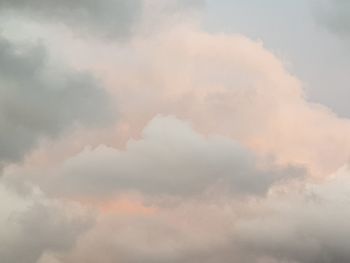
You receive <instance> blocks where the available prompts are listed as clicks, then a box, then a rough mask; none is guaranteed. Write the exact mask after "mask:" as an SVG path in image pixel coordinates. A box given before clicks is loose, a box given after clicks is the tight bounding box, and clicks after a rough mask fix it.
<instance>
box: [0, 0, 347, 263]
mask: <svg viewBox="0 0 350 263" xmlns="http://www.w3.org/2000/svg"><path fill="white" fill-rule="evenodd" d="M27 3H28V4H27ZM29 3H30V4H29ZM202 4H203V2H202V1H179V0H171V1H167V2H166V3H165V1H158V0H145V1H143V2H142V8H141V7H140V2H137V1H128V2H127V1H117V0H115V1H112V0H109V1H107V0H105V1H98V2H93V1H70V2H69V1H46V2H45V3H44V2H43V3H41V2H40V1H35V0H32V1H1V0H0V6H1V7H2V8H3V11H6V12H9V11H11V12H13V13H16V15H20V16H22V15H23V14H26V15H28V14H30V15H33V16H34V15H38V16H39V18H40V21H50V20H51V21H55V22H60V23H64V24H66V25H68V26H69V27H72V28H74V29H79V30H81V29H84V30H89V33H90V30H92V31H94V32H95V33H98V34H102V35H104V36H105V35H106V34H107V35H108V34H111V35H113V36H118V37H122V36H127V35H128V34H130V32H131V31H132V30H133V29H132V28H133V27H134V26H135V20H137V17H140V21H141V22H140V23H141V24H140V25H139V27H138V32H137V33H136V34H135V35H133V38H131V39H130V40H129V41H128V42H123V43H121V42H119V41H114V40H112V41H110V40H109V41H108V43H106V42H105V38H101V39H100V40H97V39H96V38H93V39H92V38H84V39H82V38H80V36H79V35H78V36H77V35H75V34H74V35H73V34H72V35H70V34H71V33H72V32H70V30H68V31H69V32H68V33H67V34H66V35H64V37H61V36H58V37H57V36H56V37H54V38H53V35H54V33H56V31H55V30H57V28H56V27H48V28H50V30H51V29H52V30H53V32H52V33H51V34H49V33H47V28H46V24H45V23H44V25H37V26H38V27H42V28H46V31H45V30H38V32H40V33H42V32H43V35H42V36H41V38H42V39H43V40H44V41H43V42H44V43H49V47H47V48H48V50H49V52H50V54H55V56H56V57H59V58H60V59H61V60H62V61H68V62H69V64H71V65H72V67H73V68H79V69H84V70H88V71H91V72H93V73H94V75H96V76H97V77H98V78H99V79H100V80H102V81H103V85H104V87H105V88H106V89H108V94H106V93H105V92H104V91H103V90H101V89H99V86H98V83H97V82H96V80H94V79H93V78H92V77H91V76H89V75H87V74H85V73H79V72H71V71H69V70H64V69H62V68H61V66H55V65H54V64H53V63H52V62H51V60H50V57H49V56H48V55H47V54H46V53H45V51H44V48H43V47H40V46H39V47H38V46H36V47H28V46H21V45H17V44H16V45H15V44H13V43H12V42H9V41H7V40H5V39H1V40H0V69H1V70H0V127H1V129H0V145H1V149H0V161H1V162H7V161H11V162H14V161H16V160H20V159H21V158H23V156H24V155H26V154H27V155H30V156H29V157H28V156H27V158H26V160H25V162H24V163H17V164H13V163H12V165H7V166H6V167H5V169H4V170H3V171H4V172H3V176H2V177H1V178H0V258H2V261H4V262H5V263H12V262H29V263H83V262H84V263H90V262H91V263H93V262H102V263H114V262H116V261H118V262H121V263H127V262H133V263H137V262H140V263H141V262H142V263H147V262H165V263H179V262H181V263H193V262H203V263H213V262H240V263H245V262H246V263H248V262H249V263H250V262H253V263H281V262H282V263H313V262H320V263H328V262H349V260H350V254H349V253H348V249H347V248H346V240H347V239H348V237H349V236H350V233H349V231H347V230H346V229H347V223H348V221H349V219H350V218H349V217H350V214H349V213H348V212H347V211H349V209H348V208H349V207H348V206H349V205H348V203H349V200H348V195H349V191H350V190H349V179H348V178H349V174H350V172H349V169H348V167H347V166H346V165H345V166H344V167H343V168H342V169H340V170H338V171H337V169H338V168H339V167H340V166H343V165H344V163H347V161H348V157H349V153H350V152H349V146H350V137H349V134H350V122H349V120H347V119H341V118H339V117H337V116H336V115H335V114H334V113H332V112H331V111H330V110H329V109H327V108H326V107H323V106H322V105H318V104H314V103H310V102H308V101H307V100H306V99H305V97H304V94H303V88H302V83H301V82H300V81H299V80H298V79H297V78H296V77H295V76H292V75H291V74H290V73H289V72H288V71H287V70H286V68H285V67H284V65H283V62H282V61H281V60H280V59H279V58H278V57H276V56H275V55H274V54H273V53H271V52H270V51H268V50H266V48H264V46H263V44H262V43H260V42H256V41H252V40H250V39H248V38H246V37H244V36H241V35H227V34H211V33H208V32H204V31H203V30H202V29H200V27H199V26H198V25H199V23H198V20H197V17H195V18H193V17H192V15H193V13H192V10H199V9H198V8H199V6H201V5H202ZM125 8H126V9H125ZM140 8H141V10H142V11H141V12H142V14H141V15H140V13H139V12H140ZM184 9H186V11H185V10H184ZM122 10H124V11H127V12H125V14H123V15H118V12H121V11H122ZM179 10H180V11H179ZM189 10H190V11H189ZM95 11H96V14H95ZM11 12H10V13H11ZM114 12H116V16H114ZM13 13H12V14H13ZM167 14H174V15H173V16H171V17H170V18H169V19H167V18H165V17H166V16H167ZM190 14H191V16H190ZM124 15H125V16H124ZM181 16H183V17H184V18H186V19H182V20H181V21H180V18H181ZM188 16H189V17H188ZM14 17H15V16H14ZM33 19H36V18H34V17H33ZM154 24H155V25H156V26H155V27H153V26H154ZM157 24H159V25H157ZM24 28H25V27H24ZM150 28H151V30H150ZM107 32H108V33H107ZM46 33H47V35H45V34H46ZM34 34H35V33H34ZM19 35H20V34H19ZM50 38H51V39H50ZM46 40H47V41H46ZM108 96H110V97H108ZM109 99H111V100H113V101H118V110H119V113H118V119H119V121H118V123H117V124H116V125H115V126H111V127H109V129H108V131H106V133H108V136H106V137H108V139H106V137H105V135H106V134H103V135H101V134H96V135H94V136H95V138H94V140H93V141H94V142H93V143H92V144H93V145H94V146H86V147H85V149H84V150H77V151H76V152H75V153H74V154H72V152H66V151H65V150H64V149H65V147H64V146H63V147H62V148H60V149H63V150H62V157H61V159H60V160H58V161H56V162H52V163H51V162H48V163H46V164H45V165H43V166H42V165H38V164H37V163H36V162H35V161H33V160H35V157H33V155H32V154H31V153H30V152H31V151H32V150H33V149H35V148H36V147H35V146H36V145H37V144H38V142H39V141H40V140H42V139H43V138H51V139H55V138H57V136H58V135H61V136H60V140H54V142H52V143H51V144H49V145H48V144H45V145H43V146H41V147H43V148H45V149H44V150H43V152H44V153H47V155H48V156H50V154H51V150H52V149H53V148H54V147H56V146H57V145H60V144H61V143H62V144H63V145H67V144H73V143H74V139H72V137H69V136H67V137H66V136H64V135H62V134H65V133H64V131H66V130H67V129H68V127H72V125H75V124H76V123H79V124H83V125H85V127H86V129H87V130H88V129H89V127H90V126H89V125H96V124H97V125H99V124H101V123H105V121H107V122H108V120H109V119H108V116H109V113H110V108H109V104H108V101H109ZM77 133H78V134H76V135H74V136H76V137H74V136H73V137H74V138H80V137H84V134H83V133H80V131H78V132H77ZM99 135H101V136H100V137H99ZM82 141H84V142H86V141H88V139H87V140H82ZM120 142H122V143H120ZM53 144H57V145H54V146H53ZM86 144H87V145H88V144H89V142H86ZM96 144H97V145H100V146H98V147H95V145H96ZM58 148H59V147H58ZM34 155H35V154H34ZM48 158H49V157H48ZM45 160H46V159H45ZM45 160H44V162H45ZM300 167H302V168H300ZM335 171H336V172H335ZM307 176H309V177H307ZM316 176H319V177H318V181H317V182H315V177H316ZM86 210H88V211H90V212H91V213H85V212H86Z"/></svg>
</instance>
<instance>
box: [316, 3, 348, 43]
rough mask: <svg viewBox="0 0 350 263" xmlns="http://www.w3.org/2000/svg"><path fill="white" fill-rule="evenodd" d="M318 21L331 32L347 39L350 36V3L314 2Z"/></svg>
mask: <svg viewBox="0 0 350 263" xmlns="http://www.w3.org/2000/svg"><path fill="white" fill-rule="evenodd" d="M314 9H315V13H316V18H317V20H318V21H319V22H320V23H321V24H322V25H324V26H326V27H327V28H328V29H329V30H330V31H332V32H334V33H336V34H339V35H340V36H344V37H347V36H349V34H350V3H349V1H346V0H323V1H316V2H314Z"/></svg>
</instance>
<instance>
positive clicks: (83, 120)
mask: <svg viewBox="0 0 350 263" xmlns="http://www.w3.org/2000/svg"><path fill="white" fill-rule="evenodd" d="M110 114H111V108H110V106H109V99H108V96H107V94H106V93H105V92H104V91H103V90H102V89H101V88H100V87H99V86H98V83H97V82H96V81H95V80H94V79H93V78H92V77H91V76H90V75H89V74H87V73H80V72H74V71H72V72H69V71H67V70H63V69H61V68H60V67H56V66H53V65H51V64H50V62H49V59H48V56H47V54H46V52H45V49H44V48H43V47H41V46H19V45H14V44H12V43H10V42H9V41H7V40H6V39H4V38H0V145H1V149H0V163H3V162H7V161H17V160H20V159H21V158H22V157H23V155H24V154H26V153H27V152H28V151H29V150H30V149H31V148H32V147H33V146H34V145H35V144H36V143H37V142H38V140H39V139H40V138H43V137H53V136H57V135H59V134H60V133H61V132H62V131H64V130H65V128H67V127H70V126H71V125H73V124H83V125H85V124H86V125H90V124H91V125H100V124H104V123H106V120H107V119H109V118H110V116H111V115H110Z"/></svg>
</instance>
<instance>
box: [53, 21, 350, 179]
mask: <svg viewBox="0 0 350 263" xmlns="http://www.w3.org/2000/svg"><path fill="white" fill-rule="evenodd" d="M67 43H70V45H72V46H73V45H76V46H77V47H78V48H76V49H74V50H69V51H66V50H62V49H60V48H55V49H54V50H55V52H57V53H58V54H62V56H63V57H70V56H71V54H73V53H74V54H79V56H81V57H89V58H90V61H91V63H86V61H83V62H82V63H79V61H75V63H76V66H80V67H83V68H84V67H86V69H89V70H92V71H94V72H96V74H97V75H98V76H100V78H101V79H103V80H104V82H105V84H106V87H108V89H109V90H110V91H111V94H113V95H114V96H115V97H117V98H118V101H119V104H118V105H119V109H120V112H121V115H120V124H121V125H123V127H126V128H125V129H126V130H127V132H128V133H129V135H130V136H137V135H138V134H139V133H140V132H141V131H142V129H143V127H144V126H145V125H146V123H148V122H149V121H150V120H151V119H152V118H153V117H154V116H156V115H157V114H164V115H174V116H177V117H179V118H181V119H185V120H187V121H189V122H191V123H192V124H193V126H194V127H195V129H196V130H197V131H199V132H200V133H202V134H220V135H223V136H227V137H230V138H232V139H233V140H235V141H239V142H240V143H242V144H243V145H245V146H246V147H248V148H251V149H252V150H253V151H255V152H257V153H258V154H261V155H262V156H271V155H272V156H273V157H274V158H276V160H277V162H279V163H281V164H285V165H288V164H294V165H296V166H306V167H307V169H308V170H309V171H310V173H311V174H312V175H313V176H315V177H326V176H328V175H329V174H330V173H332V172H334V171H335V170H336V169H338V168H339V166H341V165H343V164H344V163H345V162H346V161H347V160H348V156H349V151H348V149H349V145H350V139H349V136H348V134H349V133H350V121H349V120H348V119H343V118H340V117H338V116H336V114H335V113H333V112H332V111H331V110H330V109H329V108H327V107H324V106H323V105H320V104H317V103H311V102H309V101H308V100H307V99H306V98H305V95H304V91H303V83H302V82H301V81H300V80H298V79H297V78H296V77H295V76H293V75H291V74H290V73H289V72H288V71H287V70H286V68H285V66H284V64H283V62H282V61H281V60H280V59H279V58H278V57H277V56H275V55H274V54H273V53H272V52H270V51H269V50H267V49H265V48H264V46H263V44H262V43H261V42H256V41H252V40H251V39H248V38H246V37H244V36H242V35H226V34H210V33H207V32H203V31H202V30H201V29H200V28H198V26H197V25H193V24H190V25H186V26H184V25H182V24H180V25H178V24H177V25H176V26H172V27H170V28H168V29H167V30H166V31H165V30H164V31H163V30H160V31H159V32H154V33H153V34H150V35H147V36H139V37H137V38H135V39H133V40H132V41H131V43H130V45H128V47H127V48H125V47H124V46H120V45H114V46H110V45H109V46H107V45H104V44H103V43H99V44H95V43H94V44H92V45H89V44H88V43H86V42H82V41H79V40H78V41H77V40H75V39H71V40H67ZM120 58H127V61H128V63H124V61H125V60H123V59H120ZM96 61H97V62H96ZM116 72H123V74H118V76H116ZM295 127H298V129H296V128H295Z"/></svg>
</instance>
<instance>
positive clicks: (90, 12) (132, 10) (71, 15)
mask: <svg viewBox="0 0 350 263" xmlns="http://www.w3.org/2000/svg"><path fill="white" fill-rule="evenodd" d="M0 7H1V9H2V11H3V12H4V11H6V10H8V11H13V12H20V14H24V15H28V16H30V17H31V18H32V19H41V20H43V19H44V21H52V22H55V23H63V24H66V25H68V26H70V27H73V28H75V29H79V31H81V32H84V31H85V32H86V31H87V32H93V33H95V34H97V35H100V36H110V37H114V36H118V37H126V36H128V35H129V34H130V33H131V31H132V27H133V25H134V24H135V23H136V22H137V20H138V19H139V16H140V13H141V9H142V1H141V0H102V1H94V0H88V1H86V0H78V1H65V0H59V1H54V0H49V1H40V0H31V1H25V0H16V1H11V0H10V1H8V0H1V1H0Z"/></svg>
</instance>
